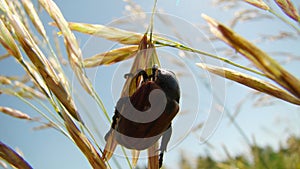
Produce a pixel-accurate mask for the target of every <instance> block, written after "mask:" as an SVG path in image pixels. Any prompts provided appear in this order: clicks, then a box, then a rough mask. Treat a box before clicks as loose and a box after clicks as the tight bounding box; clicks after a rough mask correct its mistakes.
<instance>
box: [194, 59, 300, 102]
mask: <svg viewBox="0 0 300 169" xmlns="http://www.w3.org/2000/svg"><path fill="white" fill-rule="evenodd" d="M197 66H199V67H201V68H203V69H205V70H208V71H209V72H212V73H214V74H216V75H219V76H222V77H225V78H227V79H230V80H232V81H235V82H238V83H240V84H242V85H245V86H248V87H250V88H252V89H255V90H257V91H260V92H263V93H266V94H269V95H271V96H274V97H276V98H279V99H281V100H284V101H287V102H290V103H293V104H296V105H300V99H298V98H296V97H294V96H293V95H291V94H289V93H288V92H286V91H285V90H283V89H281V88H278V87H277V86H275V85H273V84H271V83H269V82H266V81H264V80H260V79H258V78H255V77H252V76H249V75H247V74H244V73H241V72H237V71H235V70H232V69H228V68H223V67H217V66H212V65H207V64H203V63H197Z"/></svg>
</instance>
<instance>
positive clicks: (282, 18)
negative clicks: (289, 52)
mask: <svg viewBox="0 0 300 169" xmlns="http://www.w3.org/2000/svg"><path fill="white" fill-rule="evenodd" d="M268 11H269V12H270V13H271V14H273V15H275V16H276V17H277V18H279V19H280V20H282V21H283V22H285V23H286V24H288V25H290V26H292V27H293V28H294V29H295V30H296V31H297V33H298V34H300V28H299V27H297V26H296V25H294V24H293V23H291V22H290V21H289V20H287V19H286V18H284V17H283V16H281V15H279V14H278V13H276V11H274V10H273V9H269V10H268Z"/></svg>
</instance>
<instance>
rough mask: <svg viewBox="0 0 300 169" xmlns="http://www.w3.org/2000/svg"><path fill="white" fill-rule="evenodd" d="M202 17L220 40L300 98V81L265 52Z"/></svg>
mask: <svg viewBox="0 0 300 169" xmlns="http://www.w3.org/2000/svg"><path fill="white" fill-rule="evenodd" d="M202 17H203V18H204V19H205V20H206V21H207V22H208V24H209V26H210V29H211V32H212V33H213V34H215V35H216V36H217V37H218V38H219V39H221V40H222V41H224V42H225V43H227V44H228V45H230V46H231V47H232V48H234V49H235V50H236V51H237V52H239V53H240V54H242V55H243V56H244V57H246V58H247V59H248V60H250V61H251V62H252V63H253V64H254V65H255V66H256V67H257V68H258V69H259V70H261V71H262V72H263V73H264V74H265V75H266V76H267V77H268V78H270V79H271V80H273V81H274V82H276V83H278V84H279V85H281V86H282V87H284V88H285V89H286V90H287V91H289V92H290V93H291V94H293V95H294V96H296V97H298V98H300V88H299V84H300V80H299V79H297V78H296V77H294V76H293V75H292V74H290V73H289V72H287V71H286V70H285V69H284V68H283V67H282V66H281V65H280V64H278V63H277V62H276V61H275V60H274V59H272V58H271V57H270V56H269V55H268V54H266V53H265V52H264V51H262V50H260V49H259V48H258V47H256V46H255V45H254V44H252V43H251V42H249V41H247V40H246V39H244V38H243V37H241V36H240V35H238V34H237V33H235V32H234V31H232V30H231V29H230V28H228V27H226V26H224V25H222V24H221V23H219V22H217V21H216V20H215V19H212V18H210V17H208V16H207V15H202Z"/></svg>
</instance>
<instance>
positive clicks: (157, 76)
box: [152, 66, 180, 102]
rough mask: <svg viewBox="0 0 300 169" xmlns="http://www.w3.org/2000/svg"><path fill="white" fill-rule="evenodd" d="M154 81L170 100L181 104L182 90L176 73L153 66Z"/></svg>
mask: <svg viewBox="0 0 300 169" xmlns="http://www.w3.org/2000/svg"><path fill="white" fill-rule="evenodd" d="M152 69H153V75H152V76H153V81H155V83H156V84H157V85H159V86H160V87H161V88H162V90H163V91H164V92H165V94H166V95H167V96H168V97H169V98H170V99H174V100H176V101H177V102H179V98H180V89H179V85H178V80H177V78H176V75H175V73H174V72H172V71H170V70H166V69H161V68H157V67H156V66H153V68H152Z"/></svg>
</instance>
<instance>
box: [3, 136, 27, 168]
mask: <svg viewBox="0 0 300 169" xmlns="http://www.w3.org/2000/svg"><path fill="white" fill-rule="evenodd" d="M0 157H1V158H2V159H4V160H6V161H7V162H8V163H9V164H11V165H13V166H14V167H16V168H22V169H32V167H31V166H30V165H29V164H28V163H27V162H26V161H25V160H24V159H23V158H22V157H21V156H20V155H19V154H18V153H16V152H15V151H14V150H12V149H11V148H10V147H8V146H7V145H5V144H4V143H2V142H1V141H0Z"/></svg>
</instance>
